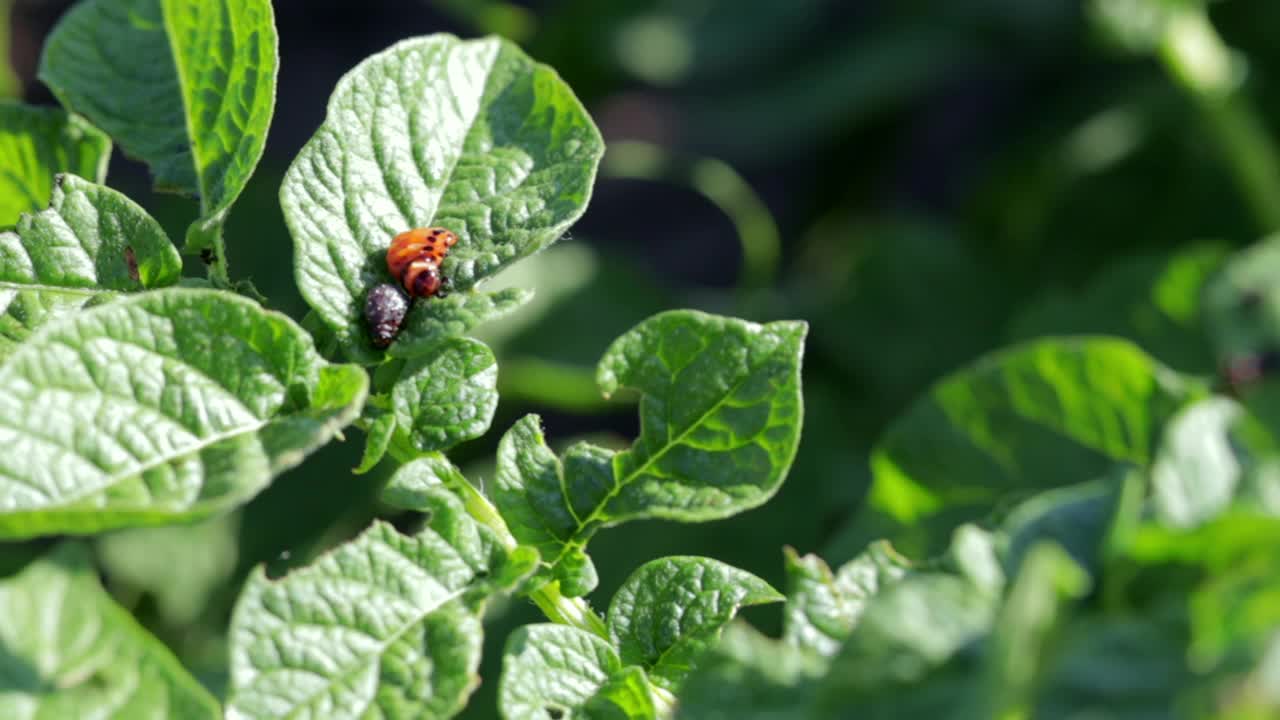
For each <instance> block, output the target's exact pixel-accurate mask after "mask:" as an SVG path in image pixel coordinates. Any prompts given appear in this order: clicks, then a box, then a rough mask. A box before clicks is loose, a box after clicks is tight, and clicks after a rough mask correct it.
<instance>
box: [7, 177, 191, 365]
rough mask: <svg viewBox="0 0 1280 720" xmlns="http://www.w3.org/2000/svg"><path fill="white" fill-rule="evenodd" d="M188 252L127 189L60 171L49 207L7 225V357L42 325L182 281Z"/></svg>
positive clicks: (25, 215)
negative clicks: (180, 252)
mask: <svg viewBox="0 0 1280 720" xmlns="http://www.w3.org/2000/svg"><path fill="white" fill-rule="evenodd" d="M181 273H182V258H180V257H179V256H178V251H177V250H176V249H174V247H173V244H172V243H170V242H169V238H168V236H167V235H165V233H164V230H163V229H162V228H161V227H160V223H158V222H156V221H155V220H154V219H153V218H152V217H151V216H150V215H148V214H147V213H146V211H145V210H143V209H142V208H140V207H138V206H137V205H136V204H135V203H134V202H133V201H131V200H129V198H127V197H125V196H124V195H122V194H120V193H118V192H116V191H115V190H112V189H110V188H108V187H106V186H104V185H97V184H94V183H92V182H89V181H88V180H84V179H81V178H79V177H77V176H75V175H66V174H62V175H58V176H57V177H56V179H55V182H54V186H53V194H52V196H51V197H50V200H49V207H48V208H47V209H45V210H42V211H41V212H38V213H31V214H24V215H23V216H22V217H21V218H20V219H19V221H18V224H17V227H15V228H14V229H13V230H12V231H7V232H5V231H0V307H3V309H4V312H3V314H0V357H4V356H5V355H8V354H9V353H10V352H12V351H13V349H14V348H16V346H17V344H18V343H20V342H22V341H23V340H25V339H26V338H27V337H28V336H29V335H30V334H31V333H32V331H34V330H35V329H36V328H37V327H39V326H40V325H42V324H44V323H46V322H48V321H50V320H52V319H54V318H57V317H59V316H61V315H64V314H66V313H68V312H71V311H74V310H78V309H80V308H82V307H84V306H85V305H87V304H90V303H93V302H95V301H101V300H106V299H109V298H110V297H111V296H113V295H115V294H116V293H119V292H131V291H138V290H143V289H148V288H158V287H164V286H166V285H172V284H174V283H176V282H177V281H178V277H179V275H180V274H181Z"/></svg>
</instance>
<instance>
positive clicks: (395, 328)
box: [364, 283, 409, 348]
mask: <svg viewBox="0 0 1280 720" xmlns="http://www.w3.org/2000/svg"><path fill="white" fill-rule="evenodd" d="M408 312H409V298H408V297H406V296H405V294H404V293H403V292H401V291H400V288H397V287H396V286H395V285H391V284H388V283H383V284H381V285H376V286H374V288H373V289H372V290H370V291H369V297H368V298H366V299H365V303H364V319H365V322H366V323H367V324H368V326H369V336H370V337H371V338H373V344H374V345H376V346H378V347H380V348H384V347H386V346H388V345H390V344H391V341H392V340H395V339H396V335H398V334H400V325H401V324H402V323H404V316H405V315H407V314H408Z"/></svg>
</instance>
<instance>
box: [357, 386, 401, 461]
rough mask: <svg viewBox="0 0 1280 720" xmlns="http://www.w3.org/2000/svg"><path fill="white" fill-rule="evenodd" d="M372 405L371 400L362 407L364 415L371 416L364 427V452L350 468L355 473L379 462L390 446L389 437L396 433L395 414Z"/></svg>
mask: <svg viewBox="0 0 1280 720" xmlns="http://www.w3.org/2000/svg"><path fill="white" fill-rule="evenodd" d="M372 406H373V402H369V403H368V404H366V405H365V408H364V412H365V415H366V416H371V419H369V420H368V423H367V425H366V427H365V433H366V435H367V437H366V439H365V444H364V454H363V455H361V456H360V464H359V465H357V466H356V468H355V469H354V470H352V472H353V473H355V474H356V475H363V474H365V473H367V472H369V471H370V470H372V469H373V468H374V467H375V466H376V465H377V464H378V463H379V462H381V460H382V458H383V456H384V455H386V454H387V449H388V448H390V447H391V439H392V438H393V437H394V436H395V434H396V416H395V415H392V414H391V413H390V412H387V411H385V410H379V409H376V408H373V407H372Z"/></svg>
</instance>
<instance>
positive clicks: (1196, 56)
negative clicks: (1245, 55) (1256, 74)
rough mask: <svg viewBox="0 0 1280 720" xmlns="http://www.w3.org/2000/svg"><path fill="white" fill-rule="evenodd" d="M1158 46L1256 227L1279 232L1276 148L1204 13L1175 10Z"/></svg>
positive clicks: (1279, 170)
mask: <svg viewBox="0 0 1280 720" xmlns="http://www.w3.org/2000/svg"><path fill="white" fill-rule="evenodd" d="M1171 12H1172V13H1173V14H1172V15H1171V17H1170V18H1169V20H1168V22H1167V24H1166V26H1165V29H1164V34H1163V37H1162V38H1161V42H1160V57H1161V59H1162V60H1163V61H1164V64H1165V67H1166V68H1167V69H1168V71H1169V74H1170V75H1171V76H1172V77H1173V78H1174V80H1175V81H1176V82H1177V83H1178V84H1179V85H1181V86H1182V87H1183V89H1185V90H1186V91H1187V92H1188V93H1190V95H1191V96H1192V97H1193V98H1195V100H1196V103H1197V104H1198V105H1199V106H1200V109H1201V112H1203V114H1204V116H1205V119H1206V121H1207V122H1208V126H1209V128H1210V130H1211V131H1212V132H1213V134H1214V135H1215V136H1216V139H1217V142H1218V145H1219V146H1220V149H1221V151H1222V153H1223V155H1224V156H1225V159H1226V161H1227V164H1228V165H1229V166H1230V168H1231V170H1232V172H1234V173H1235V176H1236V182H1237V183H1238V184H1239V185H1240V189H1241V191H1242V192H1243V193H1244V195H1245V198H1246V200H1247V201H1248V203H1249V206H1250V209H1251V210H1252V211H1253V214H1254V217H1255V219H1256V220H1257V222H1258V223H1259V224H1260V225H1261V226H1262V229H1263V230H1264V231H1266V232H1270V231H1272V230H1276V229H1280V164H1278V161H1277V153H1276V147H1275V145H1274V144H1273V143H1272V142H1271V138H1270V137H1269V136H1268V134H1267V131H1266V128H1265V125H1264V124H1263V122H1262V120H1261V118H1260V117H1259V115H1258V113H1257V110H1256V109H1255V108H1254V107H1253V105H1252V103H1250V102H1249V99H1248V98H1247V97H1246V96H1245V95H1244V94H1243V93H1241V92H1239V73H1238V72H1237V71H1236V67H1235V63H1234V62H1233V60H1232V52H1231V49H1230V48H1228V47H1227V45H1226V43H1224V42H1223V40H1222V37H1221V36H1219V35H1218V33H1217V30H1215V29H1214V27H1213V24H1212V23H1210V22H1209V17H1208V15H1207V14H1206V13H1205V11H1204V9H1203V8H1201V7H1198V6H1193V4H1190V3H1188V4H1185V5H1183V6H1179V7H1178V8H1177V9H1175V10H1171Z"/></svg>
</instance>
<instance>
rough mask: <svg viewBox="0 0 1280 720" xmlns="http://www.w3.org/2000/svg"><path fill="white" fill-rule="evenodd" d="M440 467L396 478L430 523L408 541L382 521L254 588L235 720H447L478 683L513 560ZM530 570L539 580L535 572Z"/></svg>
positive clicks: (235, 673)
mask: <svg viewBox="0 0 1280 720" xmlns="http://www.w3.org/2000/svg"><path fill="white" fill-rule="evenodd" d="M439 470H440V468H439V467H436V466H435V465H433V464H432V461H428V460H419V461H415V462H413V463H410V464H408V465H405V466H403V467H402V468H401V469H400V470H399V471H397V473H396V475H395V476H393V478H392V481H391V486H392V487H395V488H397V489H396V490H394V491H392V492H393V493H394V494H395V495H396V497H397V498H398V500H399V501H400V504H402V505H410V506H412V507H413V508H414V509H418V510H423V511H427V512H429V513H430V519H429V521H428V523H427V526H426V527H424V528H423V529H422V530H420V531H419V532H417V533H415V534H414V535H411V536H406V535H402V534H401V533H399V532H398V531H397V530H396V529H395V528H393V527H392V526H391V525H389V524H387V523H384V522H381V521H375V522H374V524H373V526H372V527H370V528H369V529H368V530H366V531H365V532H364V533H363V534H361V535H360V536H359V537H357V538H355V539H354V540H351V541H349V542H347V543H344V544H343V545H340V546H339V547H338V548H336V549H335V550H333V551H331V552H329V553H328V554H326V555H324V556H322V557H321V558H319V559H318V560H317V561H316V562H314V563H312V564H311V565H309V566H307V567H305V568H302V569H299V570H296V571H294V572H292V573H290V574H289V575H286V576H285V577H283V578H280V579H276V580H273V579H269V578H267V577H266V575H265V574H264V573H263V571H262V570H261V569H259V570H258V571H256V572H255V573H254V574H253V575H252V576H251V577H250V579H249V582H248V584H247V585H246V587H245V590H244V593H243V594H242V595H241V597H240V601H239V603H238V604H237V607H236V611H235V615H234V617H233V619H232V625H231V673H232V677H231V680H232V692H231V700H230V703H229V710H228V714H229V716H230V717H237V718H258V717H261V718H275V717H302V716H309V717H325V718H335V719H337V718H363V717H370V716H376V717H385V718H447V717H452V716H453V715H454V714H455V713H457V712H458V711H459V710H460V709H461V708H462V706H463V705H464V704H465V703H466V699H467V697H468V696H469V695H470V694H471V691H472V690H473V689H474V688H475V686H476V684H477V683H478V682H479V678H478V677H477V676H476V668H477V667H478V665H479V662H480V650H481V646H482V627H481V623H480V617H481V614H482V612H483V605H484V600H485V598H486V597H487V596H488V595H489V594H490V593H491V592H492V591H493V590H494V589H495V585H494V583H493V582H492V581H491V580H490V578H493V577H506V576H508V575H509V573H507V572H505V567H504V566H505V565H506V563H507V555H506V551H505V550H504V549H503V548H502V546H501V543H499V542H498V540H497V538H496V537H494V535H493V533H492V531H490V530H489V529H488V528H486V527H483V526H481V525H479V524H478V523H476V522H475V520H473V519H472V518H471V516H470V515H468V514H467V511H466V509H465V508H464V507H463V505H462V501H461V500H460V499H459V498H458V497H457V496H456V495H454V494H453V492H451V491H450V490H448V489H447V488H446V487H445V486H444V484H443V482H442V481H441V479H440V477H439ZM530 569H531V568H530Z"/></svg>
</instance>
